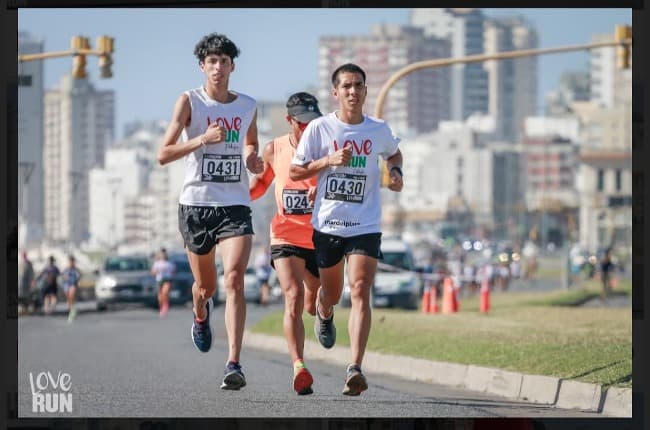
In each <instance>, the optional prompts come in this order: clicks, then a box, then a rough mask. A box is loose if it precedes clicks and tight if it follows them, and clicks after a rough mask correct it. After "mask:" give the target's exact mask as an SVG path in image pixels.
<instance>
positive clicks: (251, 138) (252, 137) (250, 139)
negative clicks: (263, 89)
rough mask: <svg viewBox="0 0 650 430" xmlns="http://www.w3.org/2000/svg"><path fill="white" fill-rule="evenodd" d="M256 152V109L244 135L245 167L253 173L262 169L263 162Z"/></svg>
mask: <svg viewBox="0 0 650 430" xmlns="http://www.w3.org/2000/svg"><path fill="white" fill-rule="evenodd" d="M257 153H258V141H257V111H255V114H254V115H253V120H252V121H251V125H250V126H249V127H248V131H247V132H246V137H245V138H244V160H245V162H246V168H247V169H248V170H249V171H250V172H252V173H255V174H258V173H262V169H264V162H263V161H262V159H261V158H260V157H259V156H258V155H257Z"/></svg>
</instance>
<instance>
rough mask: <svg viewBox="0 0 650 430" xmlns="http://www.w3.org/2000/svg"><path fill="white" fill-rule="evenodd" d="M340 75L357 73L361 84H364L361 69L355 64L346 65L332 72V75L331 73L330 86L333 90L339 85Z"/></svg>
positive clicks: (364, 74) (363, 73) (364, 76)
mask: <svg viewBox="0 0 650 430" xmlns="http://www.w3.org/2000/svg"><path fill="white" fill-rule="evenodd" d="M341 73H359V74H360V75H361V77H362V78H363V83H364V84H365V83H366V72H364V71H363V69H362V68H361V67H359V66H357V65H356V64H353V63H346V64H343V65H341V66H339V67H337V68H336V70H334V73H332V86H333V87H334V88H336V86H337V85H338V83H339V75H340V74H341Z"/></svg>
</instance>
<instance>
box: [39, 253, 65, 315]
mask: <svg viewBox="0 0 650 430" xmlns="http://www.w3.org/2000/svg"><path fill="white" fill-rule="evenodd" d="M47 261H48V263H47V265H46V266H45V267H44V268H43V270H42V271H41V273H40V274H39V275H38V278H37V280H36V282H37V283H38V285H39V289H40V290H41V293H42V295H43V312H45V315H50V314H52V312H54V309H55V308H56V302H57V294H58V292H59V285H58V279H59V276H60V275H61V271H60V270H59V268H58V267H57V265H56V259H55V258H54V256H53V255H50V256H49V257H48V259H47Z"/></svg>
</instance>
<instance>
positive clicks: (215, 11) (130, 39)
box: [18, 8, 632, 138]
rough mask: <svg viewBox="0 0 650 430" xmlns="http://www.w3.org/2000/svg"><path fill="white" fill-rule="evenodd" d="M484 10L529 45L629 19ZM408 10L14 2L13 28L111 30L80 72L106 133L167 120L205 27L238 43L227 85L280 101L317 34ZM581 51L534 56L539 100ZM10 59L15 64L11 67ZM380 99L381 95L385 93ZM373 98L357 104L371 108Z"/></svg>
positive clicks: (590, 12) (61, 39)
mask: <svg viewBox="0 0 650 430" xmlns="http://www.w3.org/2000/svg"><path fill="white" fill-rule="evenodd" d="M483 11H484V13H485V15H486V16H488V17H502V16H513V15H521V16H524V17H525V18H526V19H528V20H529V22H531V23H532V24H533V25H534V27H535V28H536V29H537V31H538V34H539V47H540V48H546V47H554V46H564V45H573V44H585V43H589V42H591V37H592V35H593V34H597V33H613V32H614V28H615V26H616V25H617V24H627V25H631V24H632V11H631V9H483ZM409 13H410V9H340V8H339V9H322V8H321V9H296V8H293V9H219V8H211V9H196V8H191V9H173V8H164V9H131V8H129V9H116V8H112V9H100V8H97V9H19V11H18V30H19V31H27V32H29V33H31V34H32V35H33V36H36V37H38V38H41V39H42V40H44V42H45V43H44V45H45V51H46V52H50V51H62V50H67V49H69V47H70V39H71V38H72V36H75V35H83V36H86V37H88V38H89V39H90V43H91V47H93V48H94V47H95V46H96V45H95V43H96V42H95V40H96V37H97V36H100V35H109V36H111V37H114V38H115V53H114V55H113V61H114V64H113V77H112V78H110V79H100V78H99V69H98V67H97V57H94V56H92V57H88V59H87V61H88V65H87V71H88V73H89V76H90V79H91V81H92V82H93V84H94V85H95V87H96V88H97V89H112V90H114V91H115V97H116V112H115V115H116V126H117V127H116V130H115V131H116V137H117V138H121V137H123V129H124V125H125V124H127V123H129V122H131V121H134V120H160V119H163V120H169V118H170V117H171V113H172V108H173V106H174V103H175V101H176V99H177V98H178V96H179V95H180V94H181V93H182V92H183V91H185V90H187V89H189V88H195V87H198V86H200V85H201V84H202V83H203V80H204V76H203V74H202V72H201V71H200V69H199V67H198V63H197V60H196V58H195V57H194V55H193V50H194V46H195V45H196V43H197V42H198V41H199V40H200V39H201V37H203V36H204V35H205V34H208V33H211V32H219V33H223V34H226V35H227V36H228V37H229V38H230V39H231V40H233V41H234V42H235V44H236V45H237V46H238V47H239V49H240V50H241V54H240V57H238V58H237V59H235V72H234V73H233V74H232V75H231V78H230V88H232V89H234V90H237V91H239V92H241V93H245V94H248V95H250V96H252V97H254V98H255V99H257V100H259V101H285V100H286V98H287V97H288V96H289V95H291V94H292V93H294V92H297V91H304V90H306V89H308V88H317V85H318V41H319V38H320V37H321V36H331V35H355V34H356V35H363V34H368V33H369V32H370V29H371V27H372V26H373V25H374V24H379V23H385V24H408V22H409ZM587 65H588V55H587V53H586V52H575V53H564V54H551V55H543V56H540V57H538V76H539V80H538V85H539V100H538V103H539V106H538V109H541V108H542V107H543V100H544V94H546V93H547V92H548V91H551V90H553V89H555V88H556V87H557V84H558V83H559V79H560V75H561V74H562V72H564V71H567V70H587ZM19 67H20V65H19ZM71 67H72V59H71V58H69V57H64V58H56V59H49V60H46V61H45V62H44V71H45V88H48V89H49V88H54V87H56V85H57V84H58V82H59V81H60V80H61V77H62V76H63V75H64V74H67V73H69V72H70V70H71ZM389 97H390V95H389ZM373 110H374V106H366V111H367V112H372V111H373Z"/></svg>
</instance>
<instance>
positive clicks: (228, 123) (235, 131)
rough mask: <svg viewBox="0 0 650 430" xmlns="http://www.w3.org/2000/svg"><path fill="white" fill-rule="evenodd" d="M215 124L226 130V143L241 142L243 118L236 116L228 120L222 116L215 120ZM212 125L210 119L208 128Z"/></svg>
mask: <svg viewBox="0 0 650 430" xmlns="http://www.w3.org/2000/svg"><path fill="white" fill-rule="evenodd" d="M214 122H215V123H216V124H217V125H218V126H220V127H223V128H225V129H226V139H225V140H224V142H239V132H240V131H241V122H242V119H241V117H238V116H236V117H234V118H230V119H228V118H224V117H221V116H220V117H217V118H215V119H214ZM210 124H211V123H210V118H208V127H209V126H210Z"/></svg>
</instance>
